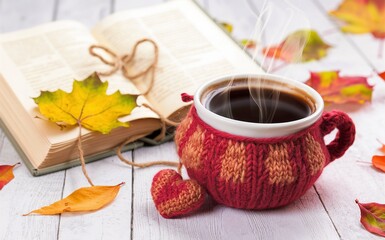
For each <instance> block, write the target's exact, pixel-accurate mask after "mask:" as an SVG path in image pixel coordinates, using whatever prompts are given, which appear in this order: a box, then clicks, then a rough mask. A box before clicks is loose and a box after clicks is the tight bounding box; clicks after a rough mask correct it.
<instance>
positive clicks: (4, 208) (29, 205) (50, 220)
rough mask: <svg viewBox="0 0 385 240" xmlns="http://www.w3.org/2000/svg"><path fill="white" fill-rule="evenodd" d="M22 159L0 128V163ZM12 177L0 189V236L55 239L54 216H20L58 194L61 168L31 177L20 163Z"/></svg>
mask: <svg viewBox="0 0 385 240" xmlns="http://www.w3.org/2000/svg"><path fill="white" fill-rule="evenodd" d="M17 162H22V160H21V158H20V157H19V155H18V153H17V152H16V151H15V149H14V148H13V146H12V145H11V143H10V142H9V141H8V139H7V138H6V137H5V136H4V134H3V132H2V131H1V130H0V164H10V165H11V164H12V165H13V164H15V163H17ZM14 175H15V178H14V179H13V180H12V181H11V182H10V183H9V184H8V185H6V186H5V187H4V188H3V189H2V190H1V191H0V203H1V204H0V212H1V214H0V239H12V240H14V239H15V240H16V239H20V240H23V239H55V238H56V236H57V231H58V225H59V217H58V216H43V217H42V216H26V217H24V216H22V214H25V213H28V212H30V211H32V210H34V209H37V208H40V207H42V206H45V205H47V204H50V203H52V202H54V201H56V200H58V199H60V198H61V194H62V186H63V182H64V172H58V173H53V174H49V175H46V176H44V177H33V176H32V175H31V174H30V173H29V171H28V169H27V168H26V167H25V166H24V164H22V165H21V166H19V167H17V168H15V169H14Z"/></svg>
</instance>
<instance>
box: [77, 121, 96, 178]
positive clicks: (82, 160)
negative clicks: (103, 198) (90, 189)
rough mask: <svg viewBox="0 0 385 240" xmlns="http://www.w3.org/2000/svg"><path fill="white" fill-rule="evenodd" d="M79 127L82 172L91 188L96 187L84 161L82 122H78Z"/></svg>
mask: <svg viewBox="0 0 385 240" xmlns="http://www.w3.org/2000/svg"><path fill="white" fill-rule="evenodd" d="M78 126H79V136H78V150H79V158H80V162H81V163H82V171H83V174H84V176H85V177H86V178H87V181H88V183H89V184H90V185H91V186H94V184H93V183H92V181H91V178H90V177H89V176H88V174H87V169H86V162H85V160H84V152H83V147H82V124H81V122H80V121H78Z"/></svg>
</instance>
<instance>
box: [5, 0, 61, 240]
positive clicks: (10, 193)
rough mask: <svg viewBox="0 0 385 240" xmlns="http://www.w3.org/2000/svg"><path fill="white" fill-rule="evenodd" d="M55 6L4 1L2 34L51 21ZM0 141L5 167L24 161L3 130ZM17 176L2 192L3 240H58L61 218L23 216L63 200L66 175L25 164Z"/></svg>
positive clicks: (46, 1) (39, 0)
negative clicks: (34, 171)
mask: <svg viewBox="0 0 385 240" xmlns="http://www.w3.org/2000/svg"><path fill="white" fill-rule="evenodd" d="M54 6H55V1H54V0H36V1H30V0H21V1H12V0H2V1H1V4H0V32H8V31H14V30H19V29H23V28H28V27H32V26H34V25H37V24H40V23H43V22H47V21H51V20H52V17H53V15H54ZM31 141H33V140H31ZM0 142H1V144H0V162H1V164H4V163H5V164H14V163H16V162H21V161H22V160H21V158H20V157H19V155H18V154H17V152H16V150H15V149H14V148H13V146H12V145H11V144H10V142H9V141H8V139H7V138H6V137H5V136H4V134H3V132H2V131H1V130H0ZM14 174H15V179H14V180H12V182H10V183H9V184H8V185H7V186H5V187H4V188H3V190H2V191H1V192H0V202H1V204H0V212H1V214H0V226H1V228H0V239H55V238H56V236H57V233H58V225H59V217H58V216H45V217H40V216H28V217H23V216H22V214H24V213H28V212H30V211H31V210H34V209H37V208H39V207H42V206H44V205H47V204H50V203H52V202H54V201H56V200H58V199H60V198H61V195H62V186H63V183H64V175H65V173H64V172H58V173H53V174H49V175H46V176H44V177H32V175H31V174H30V173H29V171H28V169H27V168H26V167H25V166H24V165H21V166H20V167H17V168H16V169H15V170H14ZM42 226H44V230H42Z"/></svg>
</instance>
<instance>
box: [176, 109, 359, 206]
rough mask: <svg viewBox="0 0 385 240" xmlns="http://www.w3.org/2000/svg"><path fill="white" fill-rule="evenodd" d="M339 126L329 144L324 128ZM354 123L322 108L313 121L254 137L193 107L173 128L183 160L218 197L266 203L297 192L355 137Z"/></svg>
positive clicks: (228, 202)
mask: <svg viewBox="0 0 385 240" xmlns="http://www.w3.org/2000/svg"><path fill="white" fill-rule="evenodd" d="M334 128H337V129H338V130H339V132H338V134H337V136H336V138H335V140H334V141H332V143H330V144H329V145H328V146H326V145H325V143H324V139H323V138H324V136H325V134H328V133H330V132H331V131H332V130H333V129H334ZM354 136H355V128H354V124H353V122H352V121H351V119H350V118H349V117H348V116H347V115H346V114H344V113H342V112H338V111H333V112H331V113H326V114H324V115H323V117H322V118H320V119H319V120H318V121H317V122H316V123H314V124H313V125H312V126H311V127H309V128H307V129H305V130H303V131H300V132H298V133H295V134H292V135H289V136H285V137H277V138H265V139H255V138H248V137H240V136H234V135H231V134H228V133H225V132H221V131H218V130H216V129H214V128H213V127H211V126H209V125H207V124H206V123H204V122H203V121H202V120H201V119H200V118H199V117H198V115H197V113H196V110H195V108H194V107H192V108H191V110H190V112H189V114H188V115H187V117H186V118H185V119H184V120H183V121H182V122H181V124H180V125H179V127H178V128H177V130H176V134H175V143H176V145H177V151H178V155H179V157H180V158H181V162H182V163H183V165H184V166H185V167H186V169H187V172H188V175H189V177H190V178H191V179H194V180H196V181H197V182H198V183H199V184H200V185H201V186H203V187H204V188H205V189H207V192H208V193H209V194H210V195H211V197H212V198H213V199H214V200H215V201H217V202H218V203H221V204H224V205H226V206H230V207H235V208H242V209H268V208H276V207H280V206H284V205H287V204H289V203H291V202H293V201H294V200H296V199H298V198H299V197H301V196H302V195H303V194H304V193H305V192H306V191H307V190H308V189H309V188H310V187H311V186H312V185H313V184H314V182H315V181H316V180H317V178H318V177H319V176H320V174H321V172H322V170H323V168H324V167H325V166H326V165H327V164H329V163H330V162H331V161H333V160H334V159H336V158H338V157H341V156H342V155H343V154H344V152H345V151H346V150H347V148H348V147H349V146H350V145H351V144H352V143H353V141H354Z"/></svg>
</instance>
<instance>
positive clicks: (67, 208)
mask: <svg viewBox="0 0 385 240" xmlns="http://www.w3.org/2000/svg"><path fill="white" fill-rule="evenodd" d="M122 184H124V183H120V184H118V185H116V186H92V187H84V188H80V189H78V190H76V191H74V192H73V193H71V194H70V195H69V196H67V197H66V198H63V199H62V200H59V201H57V202H54V203H53V204H51V205H48V206H45V207H42V208H40V209H36V210H33V211H31V212H30V213H27V214H24V215H23V216H27V215H30V214H32V213H36V214H41V215H55V214H60V213H64V212H87V211H95V210H99V209H101V208H103V207H104V206H106V205H107V204H109V203H111V202H112V201H113V200H114V199H115V197H116V196H117V195H118V193H119V190H120V186H121V185H122Z"/></svg>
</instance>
